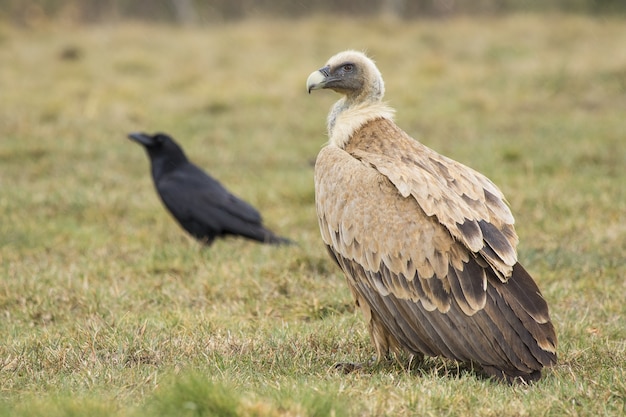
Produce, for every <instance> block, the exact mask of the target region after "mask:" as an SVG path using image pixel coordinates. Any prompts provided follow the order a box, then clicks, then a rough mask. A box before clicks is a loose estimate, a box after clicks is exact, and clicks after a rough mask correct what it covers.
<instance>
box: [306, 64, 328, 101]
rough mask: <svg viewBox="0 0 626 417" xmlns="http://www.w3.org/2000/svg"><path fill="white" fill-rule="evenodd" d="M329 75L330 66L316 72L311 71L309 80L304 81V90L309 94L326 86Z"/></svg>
mask: <svg viewBox="0 0 626 417" xmlns="http://www.w3.org/2000/svg"><path fill="white" fill-rule="evenodd" d="M329 75H330V66H328V65H326V66H325V67H324V68H320V69H318V70H317V71H313V72H312V73H311V75H309V78H307V79H306V89H307V91H308V92H309V94H311V90H319V89H320V88H324V87H325V86H326V82H327V81H328V76H329Z"/></svg>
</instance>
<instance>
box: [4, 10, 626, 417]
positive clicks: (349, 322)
mask: <svg viewBox="0 0 626 417" xmlns="http://www.w3.org/2000/svg"><path fill="white" fill-rule="evenodd" d="M625 28H626V26H625V25H624V21H623V20H618V19H616V20H611V19H604V20H594V19H589V18H583V17H575V16H559V15H557V16H549V17H545V18H543V17H539V16H532V15H530V16H526V15H520V16H513V17H510V18H503V19H452V20H438V21H417V22H412V23H406V22H402V23H398V22H388V21H377V20H329V19H326V18H321V17H320V18H316V19H309V20H302V21H295V22H283V21H273V22H266V21H251V22H244V23H241V24H236V25H223V26H217V27H210V28H204V29H195V30H191V29H189V30H183V29H177V28H172V27H166V26H160V27H159V26H145V25H139V24H124V25H116V26H98V27H73V28H70V29H67V28H64V29H61V28H60V27H58V26H51V27H43V28H39V29H37V30H31V31H20V30H16V29H13V28H9V27H6V26H0V62H2V65H0V98H1V100H0V137H1V139H0V219H1V220H0V259H1V267H0V268H1V269H0V274H1V279H0V316H1V317H2V320H1V321H0V336H1V337H2V339H3V343H2V344H0V415H7V416H8V415H11V416H16V415H17V416H21V415H23V416H26V415H28V416H33V415H34V416H44V415H45V416H74V415H94V416H99V415H102V416H104V415H116V416H144V415H157V416H158V415H163V416H165V415H256V416H296V415H308V416H315V415H319V416H326V415H333V414H334V415H337V416H342V415H389V416H392V415H393V416H399V415H403V416H404V415H405V416H410V415H420V416H427V415H437V416H439V415H450V416H463V415H485V416H490V415H491V416H523V415H532V416H536V415H546V416H552V415H554V416H556V415H572V416H582V415H589V416H598V415H619V414H620V413H623V412H625V411H626V408H625V407H626V406H625V404H626V383H625V382H624V381H625V380H626V370H625V366H624V363H626V344H625V342H624V340H625V339H626V326H625V325H624V317H625V311H624V305H626V284H625V281H624V276H626V267H625V263H626V262H625V260H624V259H625V257H624V256H625V255H624V254H625V253H626V223H625V222H624V219H625V218H626V187H624V184H625V183H626V169H625V167H626V142H625V140H626V139H625V138H626V121H625V119H624V115H626V49H625V48H624V45H625V44H626V29H625ZM346 48H355V49H366V50H368V51H369V53H370V54H371V55H373V56H374V57H375V58H376V60H377V61H378V63H379V67H380V68H381V71H382V72H383V75H384V76H385V78H386V82H387V98H388V100H389V101H390V102H391V104H392V105H393V106H394V107H396V108H397V109H398V115H397V120H398V122H399V124H400V125H401V126H403V127H404V128H405V129H406V130H407V131H408V132H410V133H411V134H413V135H415V136H416V137H418V138H419V139H420V140H422V141H423V142H424V143H426V144H427V145H429V146H431V147H433V148H435V149H436V150H438V151H440V152H443V153H445V154H447V155H449V156H451V157H454V158H456V159H458V160H461V161H463V162H465V163H467V164H469V165H471V166H473V167H474V168H476V169H478V170H480V171H482V172H484V173H485V174H487V175H488V176H490V177H491V178H492V179H493V180H494V181H495V182H496V183H497V184H499V185H500V186H501V188H502V189H503V190H504V192H505V194H506V195H507V196H508V199H509V201H510V203H511V205H512V207H513V211H514V214H515V215H516V218H517V221H518V227H517V229H518V232H519V234H520V236H521V244H520V258H521V260H522V262H523V263H524V264H525V265H526V266H527V268H528V269H529V271H531V273H532V274H533V275H534V276H535V277H536V279H537V281H538V282H539V283H540V286H541V288H542V289H543V291H544V295H545V296H546V298H547V299H548V301H549V303H550V306H551V311H552V316H553V319H554V322H555V324H556V326H557V329H558V334H559V338H560V350H559V355H560V362H559V365H558V366H556V367H555V368H554V369H552V370H550V371H548V372H546V376H545V378H544V379H543V380H542V381H541V382H540V383H538V384H536V385H535V386H532V387H527V388H525V387H507V386H501V385H497V384H493V383H491V382H489V381H485V380H481V379H479V378H477V376H476V374H474V373H473V372H471V371H470V370H467V369H466V368H460V369H458V368H457V367H456V365H455V364H454V363H450V362H446V361H442V360H438V359H429V360H427V361H426V362H425V363H423V364H411V366H407V362H401V363H399V364H390V365H382V366H379V367H376V368H374V369H371V370H368V371H364V372H361V373H355V374H351V375H342V374H338V373H336V372H334V371H332V369H331V368H332V365H333V363H335V362H337V361H347V360H350V361H364V360H367V359H368V358H369V357H370V356H371V355H372V354H373V348H372V346H371V345H370V342H369V340H368V335H367V332H366V330H365V326H364V323H363V321H362V319H361V318H360V316H359V315H358V314H357V313H355V312H354V309H353V306H352V301H351V297H350V294H349V292H348V290H347V288H346V286H345V284H344V282H343V277H342V276H341V274H340V273H339V271H338V270H337V269H336V268H335V267H334V265H333V264H331V262H330V261H329V259H328V258H327V256H326V254H325V253H324V250H323V248H322V245H321V240H320V238H319V232H318V230H317V223H316V218H315V213H314V207H313V202H314V194H313V184H312V167H311V161H312V160H313V158H314V157H315V155H316V153H317V151H318V149H319V148H320V146H321V145H322V144H323V142H324V141H325V138H324V134H325V132H324V128H325V127H324V124H325V116H326V111H327V109H328V107H329V106H330V105H331V103H332V102H333V101H334V100H335V99H336V98H337V97H336V96H332V95H331V94H314V95H312V96H307V95H306V92H305V91H304V90H305V89H304V81H305V79H306V76H307V75H308V74H309V73H310V72H311V71H312V70H313V69H316V68H319V67H320V66H322V65H323V63H324V62H325V60H326V59H327V58H328V57H329V56H330V55H332V54H333V53H335V52H336V51H338V50H341V49H346ZM135 130H147V131H156V130H161V131H166V132H169V133H171V134H173V135H174V136H175V137H176V138H178V140H179V141H180V142H181V143H182V144H183V146H184V147H185V148H186V150H187V151H188V153H189V154H190V155H191V157H192V158H193V160H194V161H195V162H197V163H198V164H199V165H201V166H203V167H205V168H206V169H207V170H209V171H210V172H211V173H212V174H213V175H214V176H216V177H217V178H219V179H220V180H221V181H222V182H223V183H224V184H226V185H227V186H228V187H230V188H231V189H232V190H233V191H234V192H235V193H236V194H238V195H240V196H242V197H244V198H245V199H246V200H248V201H250V202H251V203H253V204H254V205H256V206H257V207H258V208H259V209H260V210H261V212H262V213H263V214H264V217H265V220H266V223H267V224H268V225H269V226H270V227H271V228H273V229H274V230H276V231H277V232H279V233H281V234H284V235H287V236H289V237H291V238H293V239H295V240H297V241H298V242H299V246H297V247H291V248H268V247H264V246H259V245H256V244H253V243H249V242H245V241H241V240H234V239H231V240H226V241H221V242H218V243H216V244H215V245H214V246H213V247H211V248H210V249H209V250H203V249H202V248H201V247H200V246H199V245H198V244H197V243H195V242H194V241H192V240H191V239H189V238H188V237H186V236H185V235H184V234H183V233H182V232H181V231H180V230H179V228H178V227H177V225H176V224H175V223H174V222H173V221H172V220H171V218H169V216H168V215H167V214H166V213H165V211H164V210H163V209H162V207H161V206H160V202H159V201H158V199H157V197H156V195H155V193H154V190H153V189H152V184H151V182H150V178H149V175H148V162H147V159H146V157H145V155H144V154H143V151H142V150H141V149H140V148H139V147H138V146H136V145H135V144H133V143H131V142H129V141H127V140H126V139H125V134H126V133H127V132H129V131H135ZM214 407H216V408H214Z"/></svg>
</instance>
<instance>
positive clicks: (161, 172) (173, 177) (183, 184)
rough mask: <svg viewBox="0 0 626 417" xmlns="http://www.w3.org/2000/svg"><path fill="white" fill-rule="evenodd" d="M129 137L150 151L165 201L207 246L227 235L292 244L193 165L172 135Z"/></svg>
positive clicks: (275, 243) (157, 186)
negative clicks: (269, 228)
mask: <svg viewBox="0 0 626 417" xmlns="http://www.w3.org/2000/svg"><path fill="white" fill-rule="evenodd" d="M128 137H129V138H130V139H132V140H133V141H135V142H137V143H139V144H141V145H143V147H144V148H145V149H146V152H147V153H148V157H149V158H150V164H151V165H152V180H153V181H154V186H155V188H156V191H157V193H158V194H159V197H160V198H161V201H162V202H163V204H164V205H165V207H166V208H167V209H168V210H169V211H170V213H171V214H172V216H174V218H175V219H176V221H177V222H178V223H179V224H180V226H181V227H182V228H183V229H185V230H186V231H187V232H188V233H189V234H190V235H191V236H193V237H195V238H196V239H198V240H199V241H201V242H202V243H204V244H205V245H207V246H208V245H211V243H213V241H214V240H215V238H216V237H223V236H226V235H237V236H243V237H245V238H248V239H252V240H255V241H258V242H261V243H268V244H274V245H278V244H290V243H291V241H290V240H289V239H287V238H284V237H281V236H277V235H276V234H274V233H273V232H272V231H271V230H268V229H266V228H265V227H264V226H263V223H262V219H261V215H260V214H259V212H258V211H257V210H256V209H255V208H254V207H252V206H251V205H250V204H248V203H246V202H245V201H243V200H241V199H239V198H237V197H236V196H234V195H233V194H231V193H230V192H229V191H228V190H227V189H226V188H224V186H223V185H222V184H220V183H219V182H218V181H217V180H215V179H214V178H212V177H211V176H209V175H208V174H206V173H205V172H204V171H203V170H201V169H200V168H198V167H197V166H196V165H194V164H193V163H191V162H190V161H189V160H188V159H187V156H186V155H185V153H184V152H183V150H182V148H181V147H180V146H179V145H178V144H177V143H176V142H175V141H174V139H172V138H171V137H170V136H168V135H166V134H164V133H157V134H155V135H149V134H146V133H131V134H129V135H128Z"/></svg>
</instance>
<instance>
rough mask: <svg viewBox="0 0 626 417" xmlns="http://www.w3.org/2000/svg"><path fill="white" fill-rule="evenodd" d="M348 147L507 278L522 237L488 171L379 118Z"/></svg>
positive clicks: (504, 278)
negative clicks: (439, 150)
mask: <svg viewBox="0 0 626 417" xmlns="http://www.w3.org/2000/svg"><path fill="white" fill-rule="evenodd" d="M346 151H348V152H349V153H350V154H352V155H353V156H354V157H355V158H357V159H359V160H361V161H362V162H363V163H365V164H368V165H370V166H373V167H375V168H376V170H377V171H378V172H380V173H381V174H382V175H384V176H385V177H386V178H388V179H389V181H391V182H392V183H393V185H394V186H395V188H396V189H397V192H399V193H400V194H401V195H402V196H403V197H409V196H412V197H413V198H414V199H415V201H417V203H418V204H419V206H420V208H421V209H422V210H423V212H424V213H425V214H426V215H428V216H434V217H436V219H437V221H438V222H439V223H440V224H441V225H443V226H445V228H446V229H447V230H448V231H449V233H450V234H451V235H452V236H453V237H454V239H456V240H458V241H460V242H462V243H463V244H464V245H465V246H466V247H467V248H468V249H469V250H470V251H471V252H474V253H479V254H480V255H481V256H482V257H483V258H484V259H485V261H487V262H488V263H489V264H490V265H491V266H492V267H493V269H494V272H495V273H496V274H497V275H498V276H499V277H500V279H502V280H503V281H506V279H507V278H508V277H509V276H510V275H511V272H512V268H513V265H515V263H516V262H517V251H516V247H517V243H518V237H517V234H516V233H515V229H514V227H513V223H514V219H513V215H512V214H511V211H510V209H509V207H508V205H507V204H506V201H505V199H504V195H503V194H502V192H501V191H500V190H499V189H498V187H496V185H494V184H493V183H492V182H491V181H490V180H489V179H488V178H487V177H485V176H484V175H482V174H480V173H479V172H477V171H474V170H473V169H471V168H469V167H467V166H465V165H463V164H461V163H458V162H456V161H454V160H452V159H449V158H446V157H445V156H442V155H440V154H438V153H436V152H435V151H433V150H431V149H429V148H427V147H426V146H424V145H422V144H421V143H419V142H418V141H416V140H414V139H412V138H411V137H409V136H408V135H407V134H406V133H405V132H404V131H402V130H401V129H399V128H398V127H397V126H396V125H395V124H394V123H393V122H392V121H389V120H386V119H379V120H375V121H373V122H370V123H369V124H367V125H366V126H364V127H363V128H362V129H360V130H359V131H357V132H356V133H355V135H354V136H353V137H352V139H351V141H350V143H349V144H348V146H347V148H346Z"/></svg>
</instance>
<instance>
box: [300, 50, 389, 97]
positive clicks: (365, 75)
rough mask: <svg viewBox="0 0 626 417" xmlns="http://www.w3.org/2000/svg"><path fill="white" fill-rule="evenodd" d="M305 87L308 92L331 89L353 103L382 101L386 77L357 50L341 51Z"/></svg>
mask: <svg viewBox="0 0 626 417" xmlns="http://www.w3.org/2000/svg"><path fill="white" fill-rule="evenodd" d="M306 88H307V90H308V92H309V93H311V91H312V90H319V89H322V88H330V89H331V90H334V91H336V92H338V93H340V94H344V95H345V96H346V99H347V100H348V102H352V103H354V102H365V101H369V102H376V101H380V100H381V99H382V97H383V95H384V94H385V84H384V83H383V77H382V76H381V74H380V71H378V68H376V65H375V64H374V61H372V60H371V59H370V58H368V57H367V56H366V55H365V54H363V53H362V52H357V51H344V52H340V53H338V54H337V55H335V56H333V57H332V58H330V59H329V60H328V62H327V63H326V65H325V66H324V67H323V68H320V69H319V70H317V71H313V72H312V73H311V75H309V78H307V80H306Z"/></svg>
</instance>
